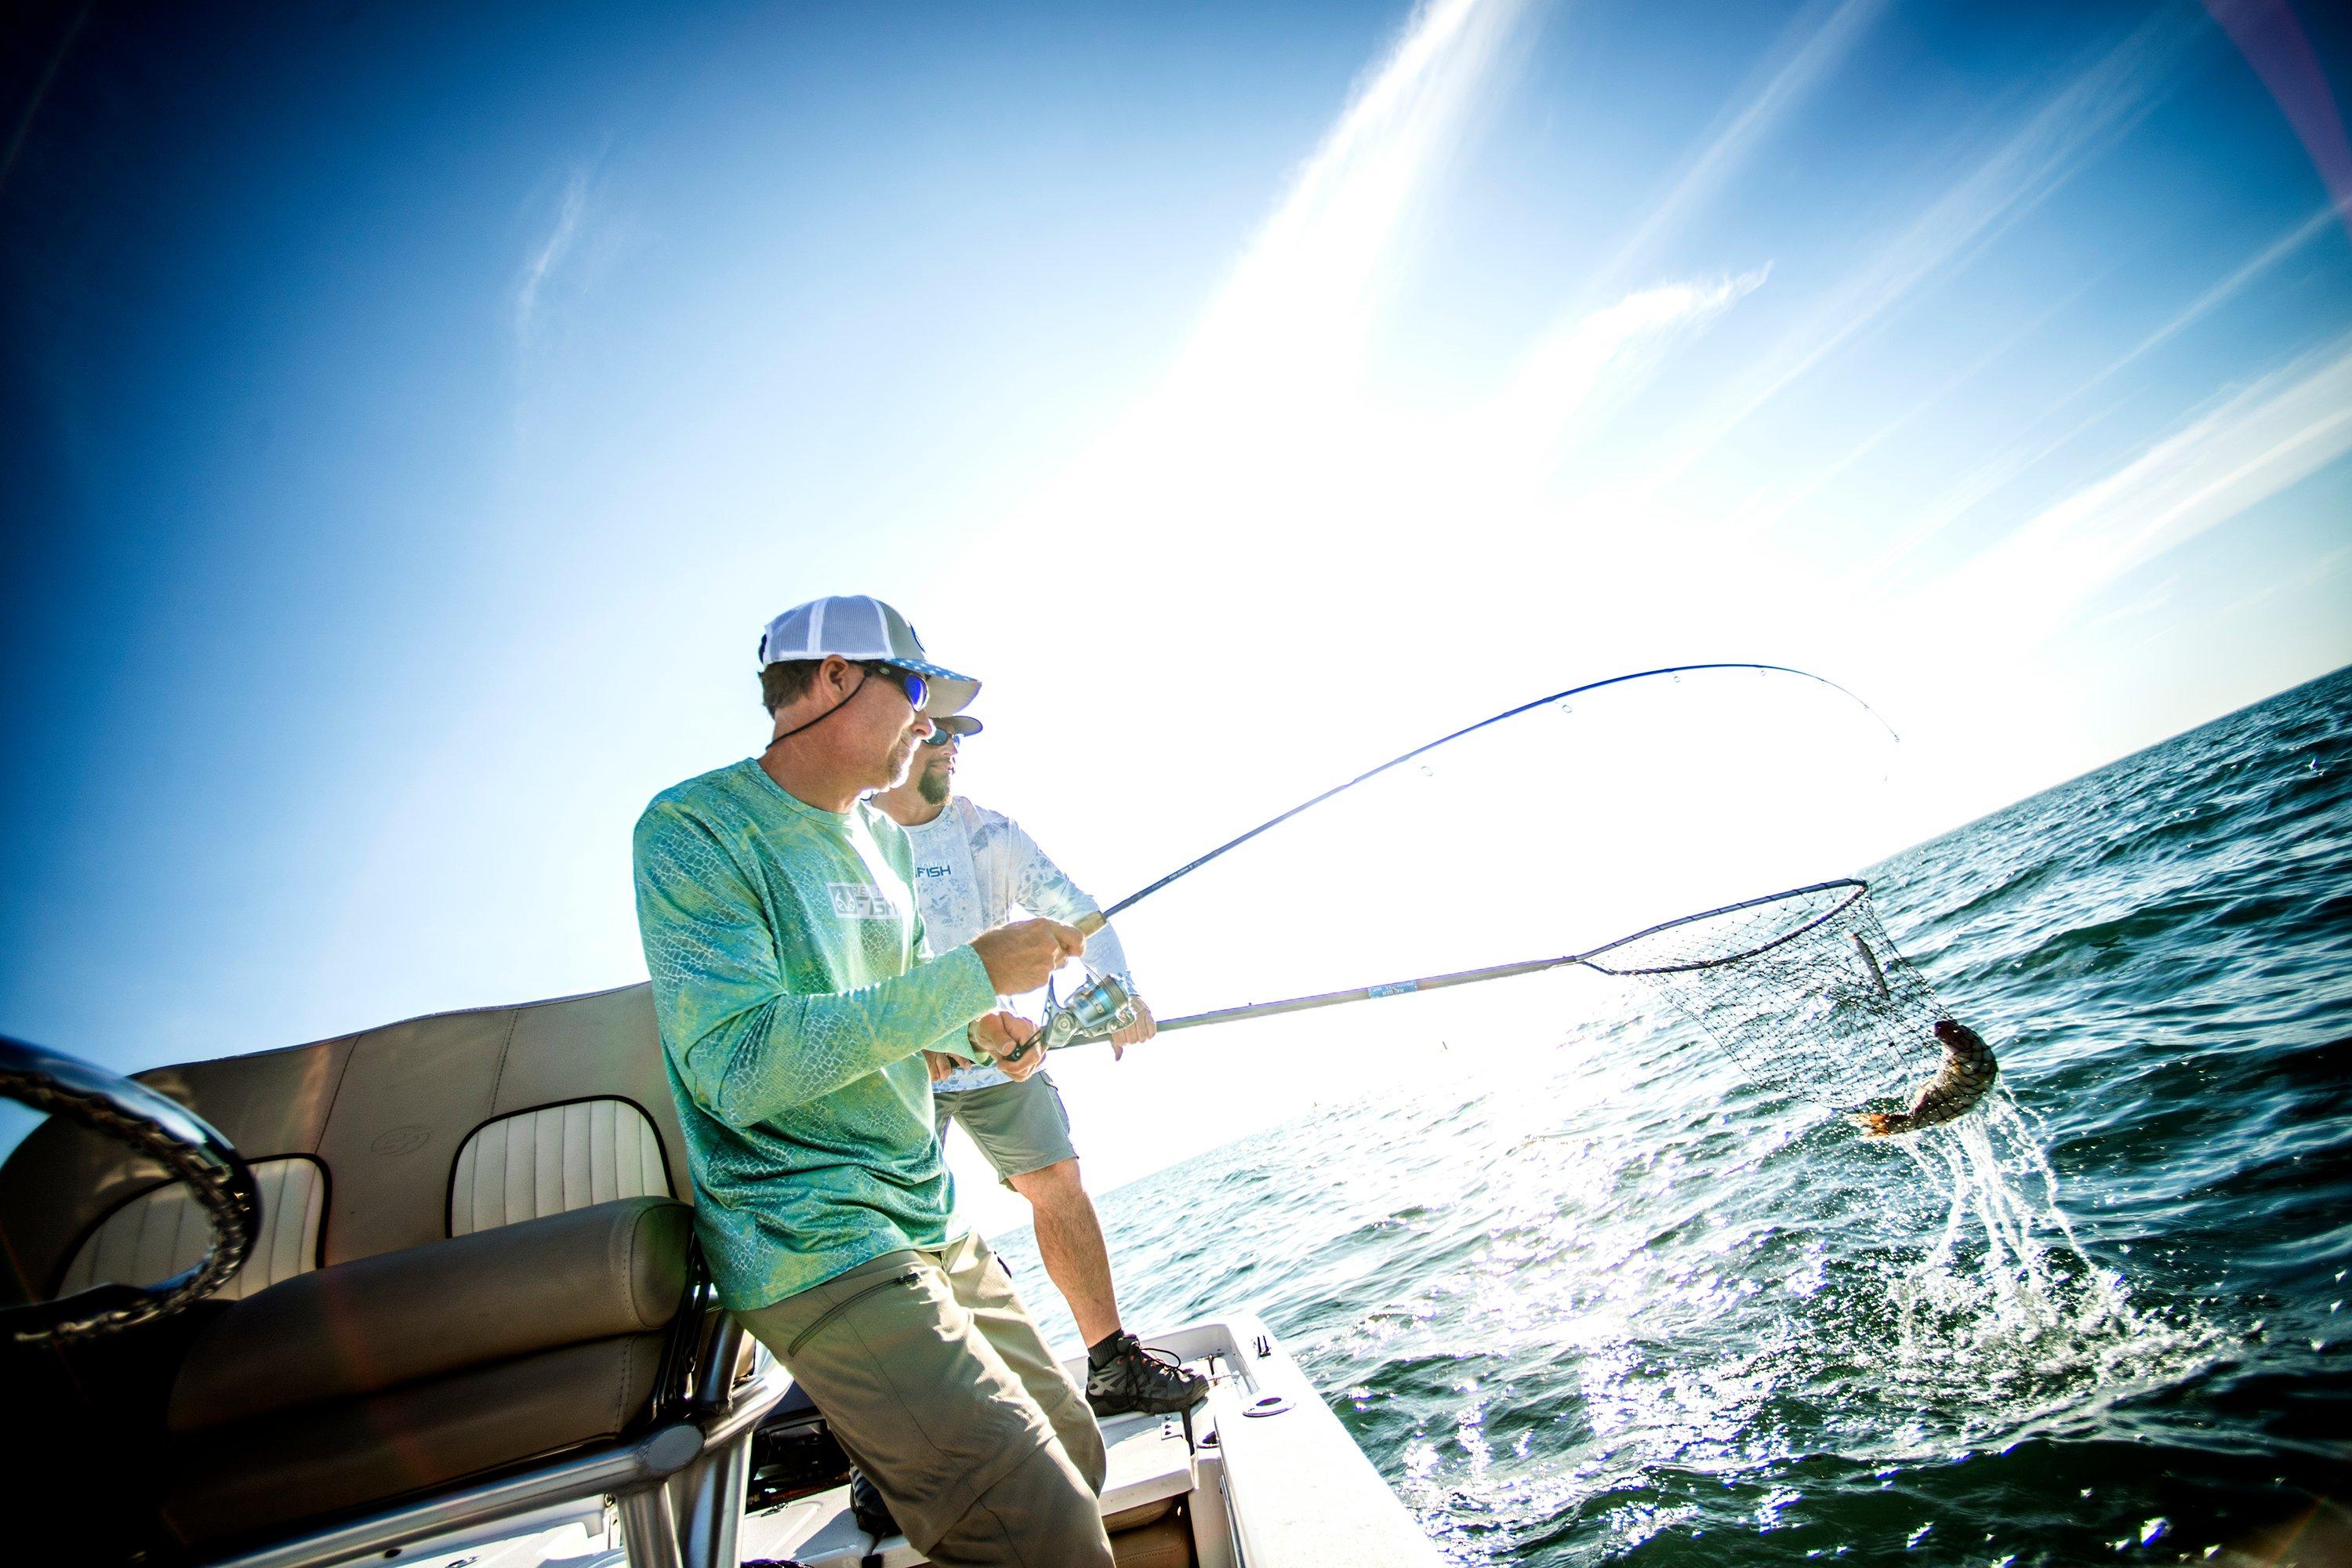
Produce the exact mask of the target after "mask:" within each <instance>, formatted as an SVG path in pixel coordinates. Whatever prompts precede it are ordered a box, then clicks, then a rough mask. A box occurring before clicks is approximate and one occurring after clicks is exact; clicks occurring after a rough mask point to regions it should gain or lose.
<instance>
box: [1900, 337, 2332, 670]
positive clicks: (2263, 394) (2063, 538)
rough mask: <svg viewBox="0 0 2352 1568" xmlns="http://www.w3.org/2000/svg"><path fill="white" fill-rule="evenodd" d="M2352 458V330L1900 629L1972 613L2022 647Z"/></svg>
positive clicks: (1941, 590)
mask: <svg viewBox="0 0 2352 1568" xmlns="http://www.w3.org/2000/svg"><path fill="white" fill-rule="evenodd" d="M2347 451H2352V334H2347V336H2345V337H2342V338H2338V339H2336V341H2335V342H2331V343H2329V344H2328V345H2327V346H2326V347H2325V348H2323V349H2320V350H2318V351H2316V352H2315V353H2311V354H2307V355H2305V356H2304V357H2303V358H2301V359H2299V360H2297V361H2295V362H2294V363H2292V364H2289V365H2286V366H2284V367H2283V368H2281V369H2279V370H2276V371H2273V372H2272V373H2271V374H2268V375H2265V376H2263V377H2262V378H2261V379H2260V380H2258V381H2256V382H2254V383H2253V384H2251V385H2249V386H2247V387H2246V388H2244V389H2243V390H2242V391H2240V392H2238V393H2237V394H2235V395H2232V396H2231V397H2229V398H2228V399H2227V400H2225V401H2224V402H2222V403H2221V405H2219V406H2218V407H2215V408H2213V409H2212V410H2210V412H2208V413H2206V414H2204V415H2202V416H2200V417H2199V418H2197V419H2194V420H2192V421H2191V422H2190V423H2189V424H2188V425H2186V426H2183V427H2182V428H2180V429H2179V430H2178V431H2176V432H2174V433H2173V434H2171V435H2169V436H2168V437H2165V438H2164V439H2162V440H2160V441H2158V442H2157V443H2155V444H2154V445H2153V446H2151V447H2148V448H2147V450H2145V451H2143V452H2142V453H2141V454H2140V455H2139V456H2138V457H2137V458H2134V459H2133V460H2132V461H2131V462H2129V463H2127V464H2126V465H2124V466H2123V467H2122V468H2118V469H2116V471H2115V472H2114V473H2111V474H2109V475H2107V476H2105V478H2103V479H2098V480H2097V481H2095V482H2094V483H2091V484H2088V485H2085V486H2084V487H2082V488H2081V489H2077V490H2075V491H2074V493H2073V494H2071V495H2069V496H2067V497H2066V498H2065V499H2063V500H2060V501H2058V502H2057V503H2056V504H2054V505H2053V506H2050V507H2048V508H2046V509H2044V510H2042V511H2041V512H2040V513H2038V514H2037V515H2035V516H2034V517H2032V519H2030V520H2029V521H2026V522H2025V523H2024V524H2023V525H2022V526H2021V527H2019V528H2018V529H2016V530H2014V531H2011V533H2009V534H2008V535H2007V536H2006V537H2004V538H2003V539H2001V540H2000V542H1998V543H1995V544H1993V545H1991V546H1990V547H1989V548H1987V549H1986V550H1984V551H1982V552H1979V554H1977V555H1976V556H1975V557H1974V558H1973V559H1971V560H1969V562H1968V563H1965V564H1964V565H1962V566H1961V567H1959V568H1958V569H1957V570H1956V571H1954V572H1952V573H1951V574H1948V575H1947V576H1945V577H1944V578H1942V579H1940V580H1939V581H1938V582H1937V583H1936V584H1933V585H1931V586H1930V587H1928V588H1927V589H1924V590H1922V591H1921V593H1919V594H1918V595H1914V596H1913V597H1912V599H1911V600H1910V601H1908V602H1907V603H1906V605H1905V606H1902V607H1899V608H1898V611H1897V614H1896V616H1895V620H1896V621H1897V622H1898V623H1901V624H1922V623H1924V621H1925V620H1926V619H1927V618H1928V617H1932V616H1940V615H1944V614H1947V613H1951V612H1960V611H1963V610H1964V611H1965V613H1966V615H1967V616H1968V618H1969V624H1970V625H1971V627H1972V634H1971V635H1973V636H1975V637H1979V639H1983V640H1998V641H2000V642H2001V643H2004V644H2006V645H2007V646H2008V647H2011V648H2017V647H2024V646H2026V645H2028V644H2030V643H2032V642H2037V641H2040V640H2042V639H2044V638H2047V637H2050V636H2052V635H2053V634H2054V633H2056V632H2058V631H2060V630H2062V629H2063V628H2065V627H2066V626H2069V625H2070V624H2073V623H2074V617H2075V616H2077V615H2078V614H2079V612H2080V611H2081V609H2082V607H2083V606H2084V604H2085V603H2087V602H2088V601H2089V600H2090V599H2091V598H2092V597H2093V596H2094V595H2096V594H2097V593H2099V591H2100V590H2102V589H2103V588H2105V586H2106V585H2107V584H2110V583H2112V582H2114V581H2115V580H2116V579H2117V578H2119V577H2121V576H2122V575H2123V574H2126V573H2127V572H2129V571H2131V570H2133V569H2134V568H2135V567H2137V566H2140V565H2143V564H2145V563H2147V562H2149V561H2152V560H2154V559H2156V558H2157V557H2158V556H2159V555H2161V554H2163V553H2164V552H2167V551H2169V550H2173V549H2177V548H2178V547H2179V546H2180V545H2182V544H2184V543H2186V542H2189V540H2191V539H2194V538H2196V537H2197V536H2198V535H2200V534H2201V533H2203V532H2205V531H2207V530H2209V529H2211V528H2214V527H2216V526H2218V525H2219V524H2221V523H2223V522H2226V521H2229V520H2230V519H2231V518H2233V517H2235V516H2237V515H2238V514H2239V513H2241V512H2242V511H2244V510H2246V509H2247V508H2249V507H2251V506H2253V505H2255V504H2256V503H2258V502H2260V501H2262V500H2265V499H2267V498H2269V497H2270V496H2273V495H2275V494H2277V493H2278V492H2279V491H2280V490H2282V489H2285V488H2286V487H2287V486H2289V485H2291V484H2294V482H2295V481H2296V480H2298V479H2303V478H2305V477H2306V476H2307V475H2309V474H2311V473H2313V472H2315V471H2316V470H2317V469H2319V468H2323V467H2325V466H2326V465H2327V464H2328V463H2331V462H2334V461H2335V460H2336V458H2340V457H2342V456H2343V455H2344V454H2345V453H2346V452H2347Z"/></svg>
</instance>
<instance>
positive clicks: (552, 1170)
mask: <svg viewBox="0 0 2352 1568" xmlns="http://www.w3.org/2000/svg"><path fill="white" fill-rule="evenodd" d="M676 1195H677V1194H674V1193H672V1192H671V1191H670V1190H669V1172H668V1169H667V1167H666V1166H665V1165H664V1164H663V1163H662V1146H661V1139H660V1137H659V1135H657V1134H656V1132H655V1131H654V1127H653V1123H652V1122H650V1121H646V1114H645V1112H644V1111H642V1110H638V1109H637V1108H636V1107H635V1106H634V1105H631V1104H630V1103H629V1102H628V1101H627V1100H576V1101H574V1102H572V1104H569V1105H551V1106H546V1107H543V1108H541V1109H540V1110H523V1111H518V1112H516V1113H515V1114H513V1115H511V1116H501V1117H499V1119H498V1120H497V1121H492V1122H488V1123H486V1124H485V1125H483V1126H480V1127H478V1128H476V1129H475V1130H474V1132H473V1135H472V1136H471V1137H469V1138H467V1140H466V1142H465V1144H464V1146H463V1147H462V1148H460V1149H459V1150H458V1151H457V1170H456V1171H455V1173H453V1174H452V1175H451V1176H450V1179H449V1234H450V1235H451V1236H471V1235H472V1234H473V1233H474V1232H476V1231H478V1230H489V1229H492V1228H494V1227H496V1226H502V1225H512V1224H514V1223H515V1222H516V1221H518V1220H526V1219H539V1218H541V1217H543V1216H544V1215H551V1214H560V1213H562V1211H563V1210H565V1209H575V1208H586V1207H588V1206H589V1205H591V1204H603V1203H610V1202H612V1201H613V1200H614V1198H635V1197H646V1196H652V1197H663V1198H667V1197H674V1196H676Z"/></svg>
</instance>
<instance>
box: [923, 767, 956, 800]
mask: <svg viewBox="0 0 2352 1568" xmlns="http://www.w3.org/2000/svg"><path fill="white" fill-rule="evenodd" d="M953 787H954V786H953V785H951V784H950V783H949V782H948V774H947V770H946V769H945V768H927V769H925V770H924V772H923V776H922V777H921V778H919V779H917V780H916V781H915V793H916V794H917V795H921V796H922V797H923V799H924V801H925V803H926V804H928V805H947V803H948V792H949V791H950V789H951V788H953Z"/></svg>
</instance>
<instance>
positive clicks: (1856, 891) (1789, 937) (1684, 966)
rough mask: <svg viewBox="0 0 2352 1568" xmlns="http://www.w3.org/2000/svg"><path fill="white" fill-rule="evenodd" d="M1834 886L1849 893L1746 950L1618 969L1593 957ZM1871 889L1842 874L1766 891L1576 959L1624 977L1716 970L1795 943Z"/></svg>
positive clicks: (1664, 924)
mask: <svg viewBox="0 0 2352 1568" xmlns="http://www.w3.org/2000/svg"><path fill="white" fill-rule="evenodd" d="M1834 888H1843V889H1846V896H1845V897H1844V898H1843V899H1840V900H1838V901H1837V902H1836V903H1834V904H1832V905H1831V906H1830V907H1829V908H1828V909H1826V910H1822V912H1821V913H1820V914H1817V915H1815V916H1814V917H1813V918H1812V919H1811V920H1809V921H1805V922H1804V923H1803V924H1802V925H1800V926H1793V927H1791V928H1790V929H1789V930H1788V931H1782V932H1781V933H1780V935H1779V936H1776V937H1774V938H1773V939H1772V940H1771V941H1769V942H1761V943H1759V944H1758V945H1757V946H1755V947H1751V948H1749V949H1748V950H1747V951H1746V952H1727V953H1725V954H1724V955H1723V956H1721V957H1719V958H1704V959H1700V960H1698V961H1697V962H1696V963H1659V964H1651V965H1647V966H1644V967H1642V968H1638V969H1615V968H1612V967H1611V966H1610V965H1608V964H1606V963H1595V962H1594V960H1596V959H1598V958H1599V957H1600V956H1601V954H1602V953H1604V952H1616V951H1617V949H1619V948H1621V947H1628V946H1631V945H1632V944H1633V943H1634V942H1640V941H1641V940H1642V939H1643V938H1644V937H1652V936H1655V935H1657V934H1658V933H1659V932H1660V931H1673V930H1674V929H1675V927H1677V926H1686V925H1695V924H1696V923H1697V922H1698V921H1711V920H1713V919H1715V917H1716V916H1717V915H1730V914H1738V912H1739V911H1740V910H1752V909H1755V908H1757V907H1759V905H1763V904H1777V903H1779V902H1780V901H1781V900H1784V899H1801V898H1803V897H1804V896H1805V895H1806V894H1808V893H1826V892H1828V891H1830V890H1831V889H1834ZM1869 891H1870V888H1869V885H1868V884H1867V883H1864V882H1862V881H1859V880H1857V879H1854V878H1852V877H1840V878H1838V879H1835V880H1834V881H1829V882H1815V883H1813V884H1812V885H1811V887H1806V888H1790V889H1787V890H1786V891H1784V892H1779V893H1767V894H1765V895H1764V896H1763V897H1762V898H1760V899H1743V900H1740V901H1739V902H1738V903H1736V904H1726V905H1724V906H1723V907H1722V908H1721V909H1715V910H1700V911H1699V912H1698V913H1697V914H1695V915H1684V916H1683V917H1681V918H1680V919H1679V920H1671V921H1659V922H1658V923H1657V924H1656V925H1654V926H1651V927H1649V928H1648V929H1647V930H1644V931H1635V932H1634V933H1633V935H1631V936H1621V937H1619V938H1618V939H1617V940H1616V941H1615V942H1611V943H1609V944H1608V945H1607V946H1605V947H1596V948H1594V949H1593V950H1592V951H1591V952H1580V953H1578V954H1577V955H1576V962H1577V963H1581V964H1582V965H1584V966H1585V967H1586V968H1587V969H1596V970H1599V971H1600V972H1601V973H1603V974H1615V975H1621V976H1622V975H1630V974H1682V973H1687V972H1689V971H1691V970H1694V969H1714V968H1717V967H1719V966H1720V965H1723V964H1726V963H1739V962H1740V961H1741V960H1743V959H1749V958H1754V957H1755V956H1756V955H1757V954H1758V953H1759V952H1771V951H1772V950H1773V949H1774V948H1776V947H1779V946H1780V945H1781V944H1782V943H1784V942H1794V941H1795V940H1796V939H1797V938H1799V937H1801V936H1802V935H1804V934H1805V933H1806V932H1807V931H1812V930H1814V929H1815V928H1816V927H1819V926H1821V925H1822V924H1823V923H1824V922H1826V921H1832V920H1834V919H1836V918H1837V917H1838V916H1839V915H1841V914H1843V913H1844V912H1845V911H1846V910H1848V909H1850V908H1852V907H1853V902H1854V900H1856V899H1859V898H1861V897H1862V896H1863V895H1864V894H1865V893H1867V892H1869Z"/></svg>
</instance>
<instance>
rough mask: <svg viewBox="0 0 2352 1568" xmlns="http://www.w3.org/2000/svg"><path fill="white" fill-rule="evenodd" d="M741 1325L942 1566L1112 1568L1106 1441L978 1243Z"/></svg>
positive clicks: (903, 1257)
mask: <svg viewBox="0 0 2352 1568" xmlns="http://www.w3.org/2000/svg"><path fill="white" fill-rule="evenodd" d="M735 1315H736V1317H737V1318H738V1319H740V1320H741V1321H742V1324H743V1326H744V1328H746V1329H747V1330H749V1331H751V1333H752V1334H754V1335H756V1336H757V1337H758V1338H759V1340H760V1342H761V1343H762V1344H764V1345H766V1346H767V1347H768V1348H769V1349H770V1350H772V1351H773V1352H775V1354H776V1359H777V1360H779V1361H781V1362H782V1363H784V1366H785V1368H786V1370H788V1371H789V1372H791V1373H792V1374H793V1381H794V1382H796V1383H798V1384H800V1385H801V1386H802V1387H803V1388H804V1389H806V1390H807V1391H808V1395H809V1397H810V1398H811V1399H813V1400H814V1401H815V1402H816V1407H817V1409H818V1410H819V1411H821V1412H823V1413H824V1418H825V1424H826V1425H827V1426H830V1427H832V1429H833V1435H834V1436H835V1438H837V1439H838V1440H839V1441H840V1443H841V1447H842V1448H843V1450H844V1451H845V1452H846V1453H847V1454H848V1455H849V1458H850V1459H851V1461H852V1462H853V1463H855V1464H856V1466H857V1468H859V1469H861V1470H864V1471H865V1472H866V1479H869V1480H871V1481H872V1482H873V1483H874V1484H875V1486H876V1487H877V1488H878V1489H880V1491H881V1493H882V1498H883V1500H884V1501H886V1502H887V1503H888V1504H889V1505H890V1515H891V1517H892V1518H894V1519H896V1520H897V1521H898V1526H899V1528H900V1529H902V1530H904V1531H906V1532H907V1539H908V1540H909V1541H911V1542H914V1543H915V1545H916V1547H917V1548H918V1549H919V1550H920V1551H921V1552H923V1553H924V1555H926V1556H928V1557H929V1558H930V1559H931V1560H932V1561H933V1562H934V1563H940V1564H941V1568H950V1565H954V1568H1015V1565H1032V1568H1065V1565H1076V1568H1111V1554H1110V1541H1109V1539H1108V1537H1107V1536H1106V1535H1105V1534H1104V1533H1103V1526H1102V1513H1101V1510H1100V1508H1099V1505H1098V1504H1097V1495H1098V1494H1099V1493H1100V1491H1101V1490H1102V1482H1103V1443H1102V1433H1101V1431H1100V1430H1099V1429H1098V1428H1097V1426H1095V1418H1094V1413H1093V1412H1091V1411H1090V1410H1088V1409H1087V1402H1086V1400H1085V1398H1084V1396H1082V1395H1081V1394H1079V1392H1078V1386H1077V1384H1075V1383H1073V1382H1071V1381H1070V1375H1069V1373H1066V1372H1064V1371H1063V1370H1062V1365H1061V1363H1059V1362H1057V1361H1055V1359H1054V1352H1052V1351H1050V1350H1048V1349H1047V1348H1046V1346H1045V1339H1044V1337H1043V1336H1042V1335H1040V1334H1039V1333H1038V1332H1037V1325H1036V1324H1035V1323H1034V1322H1032V1321H1030V1318H1029V1313H1028V1311H1027V1310H1026V1309H1025V1308H1024V1307H1023V1306H1022V1305H1021V1299H1020V1297H1018V1296H1016V1295H1015V1294H1013V1280H1012V1277H1011V1276H1010V1275H1008V1274H1006V1273H1005V1271H1004V1266H1003V1264H1002V1263H999V1262H998V1261H997V1260H996V1255H995V1254H994V1253H992V1252H991V1251H990V1250H989V1249H988V1244H987V1243H986V1242H984V1241H982V1240H981V1238H980V1237H978V1236H977V1235H971V1236H966V1237H962V1238H961V1240H958V1241H951V1242H950V1243H949V1244H948V1245H947V1246H946V1247H941V1248H940V1249H939V1250H938V1251H935V1252H933V1251H900V1252H891V1253H886V1254H884V1255H883V1256H882V1257H880V1258H876V1259H874V1260H873V1261H872V1262H871V1263H864V1264H860V1265H859V1266H858V1267H856V1268H853V1269H851V1270H849V1272H847V1273H846V1274H843V1275H841V1276H839V1277H838V1278H835V1279H828V1280H826V1281H825V1282H824V1284H822V1285H817V1286H813V1287H811V1288H810V1289H806V1290H803V1291H800V1292H799V1293H798V1294H796V1295H791V1296H787V1297H785V1298H784V1299H783V1300H781V1301H771V1302H770V1303H768V1305H766V1306H764V1307H761V1308H759V1309H757V1310H753V1311H749V1312H738V1313H736V1314H735Z"/></svg>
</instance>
